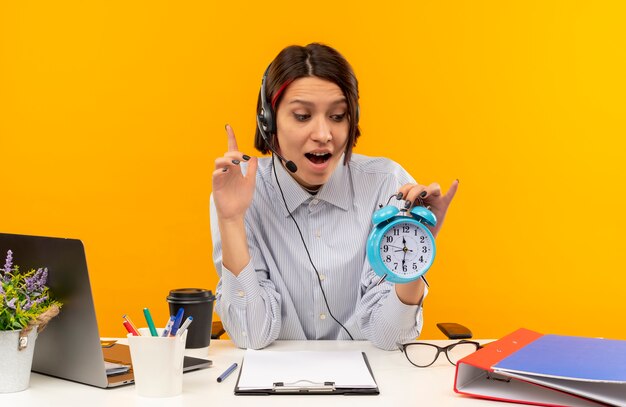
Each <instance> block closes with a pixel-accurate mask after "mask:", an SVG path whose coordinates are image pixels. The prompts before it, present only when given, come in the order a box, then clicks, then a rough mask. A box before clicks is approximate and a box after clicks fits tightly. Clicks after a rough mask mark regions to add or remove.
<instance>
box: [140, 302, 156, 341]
mask: <svg viewBox="0 0 626 407" xmlns="http://www.w3.org/2000/svg"><path fill="white" fill-rule="evenodd" d="M143 315H144V316H145V317H146V322H147V323H148V328H149V329H150V334H151V335H152V336H159V334H158V332H157V330H156V328H155V327H154V321H153V320H152V315H150V310H149V309H148V308H144V309H143Z"/></svg>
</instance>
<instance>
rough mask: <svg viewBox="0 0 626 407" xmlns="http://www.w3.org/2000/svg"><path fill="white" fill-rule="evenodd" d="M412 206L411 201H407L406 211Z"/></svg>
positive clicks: (405, 204)
mask: <svg viewBox="0 0 626 407" xmlns="http://www.w3.org/2000/svg"><path fill="white" fill-rule="evenodd" d="M410 206H411V201H406V202H405V203H404V209H409V207H410Z"/></svg>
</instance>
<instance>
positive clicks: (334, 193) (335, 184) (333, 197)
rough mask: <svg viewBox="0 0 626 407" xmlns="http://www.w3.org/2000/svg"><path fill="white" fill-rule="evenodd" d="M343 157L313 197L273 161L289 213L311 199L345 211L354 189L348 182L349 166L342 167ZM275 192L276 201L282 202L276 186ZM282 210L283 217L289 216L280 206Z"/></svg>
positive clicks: (274, 181)
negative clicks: (276, 194)
mask: <svg viewBox="0 0 626 407" xmlns="http://www.w3.org/2000/svg"><path fill="white" fill-rule="evenodd" d="M343 157H344V156H343V155H342V156H341V159H340V160H339V165H337V168H335V171H334V172H333V174H332V175H331V176H330V179H329V180H328V182H326V184H324V185H322V187H321V188H320V190H319V191H318V192H317V194H316V195H315V196H312V195H311V194H309V193H308V192H307V191H305V190H304V189H303V188H302V187H301V186H300V184H298V182H297V181H296V180H295V179H294V178H293V177H292V176H291V175H290V174H289V172H288V170H287V169H285V167H283V165H282V164H280V162H279V160H278V159H274V160H273V163H274V164H275V165H276V175H277V176H278V181H279V182H280V187H281V188H282V191H283V193H284V194H285V201H287V207H288V208H289V212H292V213H293V211H295V210H296V208H298V206H300V205H302V204H303V203H305V202H306V201H308V200H309V199H311V198H314V199H318V200H320V201H325V202H328V203H329V204H331V205H334V206H336V207H338V208H340V209H342V210H344V211H347V210H348V208H349V207H350V205H351V202H353V201H354V189H353V188H352V182H351V181H350V167H349V164H348V165H347V166H346V165H343ZM271 175H272V183H273V184H276V179H275V178H274V176H273V175H274V174H271ZM276 192H277V193H278V199H279V200H280V201H282V199H283V198H282V197H281V196H280V190H279V189H278V187H277V186H276ZM280 206H281V207H282V208H283V213H284V215H285V217H287V216H289V212H288V211H287V208H285V207H284V205H280Z"/></svg>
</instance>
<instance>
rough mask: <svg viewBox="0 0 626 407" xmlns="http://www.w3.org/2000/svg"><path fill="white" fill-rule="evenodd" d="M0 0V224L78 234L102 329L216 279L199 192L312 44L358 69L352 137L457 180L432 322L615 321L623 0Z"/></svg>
mask: <svg viewBox="0 0 626 407" xmlns="http://www.w3.org/2000/svg"><path fill="white" fill-rule="evenodd" d="M225 3H226V2H214V1H186V2H164V1H144V0H138V1H135V2H126V1H124V2H122V1H90V2H84V1H67V2H46V1H39V2H37V1H31V2H17V1H14V2H2V3H0V155H1V157H2V158H1V162H2V163H1V164H0V171H1V177H0V179H1V187H0V188H1V191H2V198H1V199H0V230H1V231H3V232H12V233H25V234H36V235H49V236H62V237H74V238H80V239H82V240H83V241H84V243H85V246H86V250H87V257H88V260H89V266H90V274H91V280H92V287H93V292H94V297H95V301H96V310H97V313H98V319H99V323H100V326H101V335H102V336H121V335H123V334H124V329H123V327H122V324H121V315H122V314H124V313H129V314H130V315H131V317H133V318H134V319H135V321H136V322H137V321H139V320H142V318H141V309H142V308H143V307H150V308H151V310H152V313H153V316H154V318H155V320H157V321H165V320H166V317H167V305H166V302H165V296H166V295H167V293H168V291H169V289H171V288H176V287H189V286H198V287H205V288H210V289H213V290H214V289H215V285H216V283H217V276H216V273H215V270H214V267H213V265H212V260H211V240H210V233H209V215H208V213H209V210H208V202H209V194H210V192H211V178H210V174H211V172H212V167H213V160H214V159H215V158H216V157H217V156H218V155H221V154H222V152H223V151H224V150H225V148H226V139H225V134H224V131H223V126H224V124H225V123H227V122H228V123H231V125H232V126H233V128H234V129H235V131H236V133H237V134H238V135H239V145H240V148H241V149H242V150H243V151H244V152H246V153H248V154H251V153H255V151H254V149H253V147H252V144H253V143H252V139H253V131H254V125H255V124H254V108H255V104H256V97H257V94H258V89H259V85H260V80H261V75H262V73H263V71H264V69H265V67H266V66H267V64H268V63H269V62H270V61H271V60H272V58H273V57H274V56H275V55H276V54H277V53H278V52H279V50H280V49H281V48H283V47H284V46H286V45H289V44H294V43H295V44H306V43H309V42H313V41H319V42H324V43H327V44H329V45H332V46H334V47H336V48H337V49H338V50H339V51H340V52H342V53H343V54H344V55H345V56H346V57H347V58H348V60H349V61H350V62H351V63H352V65H353V66H354V68H355V71H356V73H357V76H358V78H359V81H360V86H361V102H360V103H361V118H362V120H361V127H362V131H363V136H362V138H361V139H360V141H359V145H358V147H357V148H356V151H357V152H358V153H362V154H368V155H380V156H387V157H390V158H392V159H394V160H396V161H397V162H399V163H401V164H402V165H403V166H404V167H405V168H406V169H407V170H409V172H411V173H412V174H413V176H414V177H415V178H416V179H417V180H419V181H420V182H423V183H430V182H433V181H438V182H439V183H441V184H442V186H443V187H444V188H445V189H447V187H448V186H449V184H450V183H451V182H452V180H453V179H455V178H459V179H460V189H459V193H458V195H457V198H456V199H455V202H454V203H453V207H452V209H451V211H450V213H449V216H448V218H447V219H446V225H445V227H444V229H443V231H442V233H441V234H440V236H439V239H438V258H437V261H436V264H435V266H434V268H433V269H431V271H430V272H429V280H430V283H431V286H432V289H431V292H430V295H429V297H428V299H427V303H426V316H425V328H424V332H423V337H425V338H441V337H442V334H441V333H439V332H438V331H437V329H436V327H435V324H436V323H437V322H446V321H456V322H460V323H463V324H465V325H467V326H468V327H470V328H471V329H472V330H473V332H474V334H475V336H476V337H483V338H494V337H499V336H502V335H504V334H506V333H508V332H510V331H512V330H514V329H516V328H518V327H521V326H524V327H527V328H530V329H534V330H538V331H542V332H546V333H548V332H551V333H561V334H573V335H586V336H604V337H617V338H623V339H626V325H625V324H622V323H613V322H614V321H615V320H620V321H621V319H623V315H624V314H625V313H626V302H624V300H623V294H622V293H623V290H624V288H623V287H624V286H625V285H626V284H625V283H626V277H625V273H624V253H625V252H626V251H625V250H624V248H623V242H624V237H623V234H624V232H623V231H624V230H626V217H625V215H624V211H625V209H624V208H626V194H625V193H624V191H623V187H624V174H625V173H626V168H625V167H626V164H625V159H624V151H626V145H625V144H626V143H625V142H624V135H625V134H626V119H625V117H626V116H625V114H624V110H625V109H624V108H625V107H626V106H625V104H626V103H625V100H624V95H625V94H626V86H625V85H626V81H625V79H624V72H626V63H625V57H624V50H625V49H626V30H625V29H624V28H623V27H624V24H623V16H624V15H626V7H625V6H624V3H623V2H619V1H615V2H603V1H599V2H593V4H592V3H587V2H571V1H529V2H514V3H511V2H501V1H495V0H482V1H471V2H470V1H466V2H452V3H449V2H448V3H446V2H435V3H433V4H430V2H418V1H398V2H393V3H389V6H382V5H380V3H378V4H377V5H376V6H374V5H370V6H366V5H364V4H363V3H361V2H354V3H353V4H348V2H336V1H327V0H322V1H318V2H315V3H311V4H294V3H293V2H288V1H285V0H280V1H274V2H271V6H270V5H268V4H266V3H248V2H240V3H239V2H228V3H229V4H225Z"/></svg>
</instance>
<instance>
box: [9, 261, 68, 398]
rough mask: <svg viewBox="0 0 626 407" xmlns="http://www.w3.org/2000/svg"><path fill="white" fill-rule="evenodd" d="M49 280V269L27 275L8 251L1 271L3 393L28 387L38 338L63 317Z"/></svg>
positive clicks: (31, 271)
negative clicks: (53, 321)
mask: <svg viewBox="0 0 626 407" xmlns="http://www.w3.org/2000/svg"><path fill="white" fill-rule="evenodd" d="M47 279H48V269H47V268H45V267H44V268H38V269H37V270H35V269H31V270H29V271H26V272H24V271H22V270H20V268H19V266H17V265H14V264H13V252H12V251H11V250H8V251H7V257H6V262H5V264H4V268H2V269H0V393H8V392H15V391H22V390H24V389H26V388H27V387H28V384H29V381H30V369H31V366H32V361H33V351H34V348H35V340H36V339H37V334H38V332H41V330H42V329H43V328H44V327H45V325H46V324H47V323H48V321H50V319H52V318H53V317H55V316H56V315H57V314H58V313H59V309H60V307H61V304H60V303H59V302H58V301H56V300H54V299H53V298H52V297H51V295H50V294H51V293H50V290H49V288H48V287H47V286H46V281H47Z"/></svg>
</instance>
